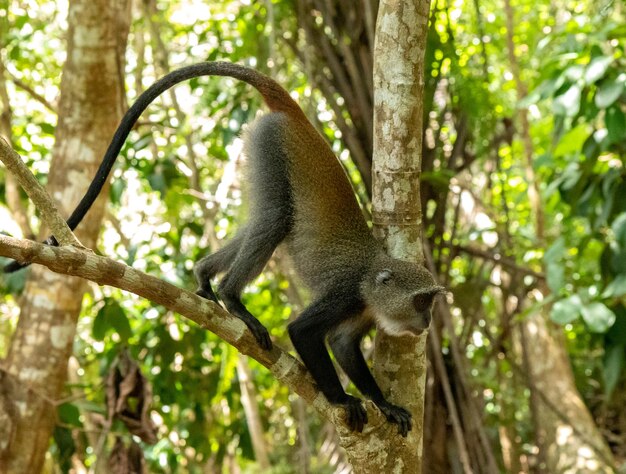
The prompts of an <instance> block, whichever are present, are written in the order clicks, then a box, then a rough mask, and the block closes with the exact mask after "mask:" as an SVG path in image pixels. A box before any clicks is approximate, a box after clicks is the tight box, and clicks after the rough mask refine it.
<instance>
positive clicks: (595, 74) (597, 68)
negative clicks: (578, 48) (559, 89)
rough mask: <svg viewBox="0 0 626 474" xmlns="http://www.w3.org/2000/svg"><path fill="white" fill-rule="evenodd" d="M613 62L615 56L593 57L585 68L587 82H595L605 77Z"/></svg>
mask: <svg viewBox="0 0 626 474" xmlns="http://www.w3.org/2000/svg"><path fill="white" fill-rule="evenodd" d="M612 62H613V56H599V57H597V58H593V59H592V60H591V62H590V63H589V65H588V66H587V69H586V70H585V82H586V83H587V84H593V83H594V82H596V81H597V80H598V79H600V78H601V77H603V76H604V74H605V73H606V70H607V69H608V67H609V66H610V65H611V63H612Z"/></svg>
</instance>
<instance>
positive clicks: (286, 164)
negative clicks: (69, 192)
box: [5, 62, 445, 437]
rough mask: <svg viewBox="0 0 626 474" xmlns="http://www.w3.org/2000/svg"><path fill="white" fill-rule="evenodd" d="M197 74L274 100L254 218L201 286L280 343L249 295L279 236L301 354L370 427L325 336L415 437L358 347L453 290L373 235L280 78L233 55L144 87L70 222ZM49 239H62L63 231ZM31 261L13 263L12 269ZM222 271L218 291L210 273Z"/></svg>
mask: <svg viewBox="0 0 626 474" xmlns="http://www.w3.org/2000/svg"><path fill="white" fill-rule="evenodd" d="M200 76H229V77H232V78H235V79H238V80H241V81H243V82H246V83H248V84H249V85H251V86H253V87H254V88H255V89H257V90H258V92H260V94H261V96H262V98H263V100H264V102H265V103H266V105H267V106H268V108H269V109H270V112H269V113H267V114H263V115H261V116H260V117H259V118H257V119H256V120H255V121H254V122H253V123H252V124H251V125H250V126H249V127H248V130H247V132H246V133H245V136H244V152H245V155H246V156H247V184H248V186H249V194H250V210H249V218H248V220H247V222H246V223H245V224H244V225H243V227H242V228H241V229H240V230H239V231H238V232H237V234H236V235H235V236H234V237H233V238H232V239H231V240H230V241H229V242H228V243H226V245H225V246H224V247H222V248H221V249H219V250H218V251H216V252H215V253H213V254H211V255H208V256H206V257H204V258H202V259H200V260H199V261H198V262H197V263H196V265H195V266H194V274H195V277H196V280H197V282H198V289H197V292H196V293H197V294H198V295H200V296H202V297H204V298H207V299H210V300H212V301H215V302H216V303H218V304H219V300H218V295H219V299H221V301H222V302H223V304H224V306H225V307H226V309H227V310H228V311H229V312H230V313H232V314H233V315H234V316H235V317H237V318H239V319H241V320H242V321H243V322H244V323H245V325H246V326H247V327H248V329H249V330H250V331H251V332H252V334H253V336H254V337H255V339H256V341H257V342H258V344H259V345H260V347H261V348H263V349H264V350H270V349H271V348H272V341H271V339H270V336H269V333H268V331H267V329H266V328H265V327H264V326H263V325H262V324H261V323H260V322H259V320H258V319H257V318H256V317H254V316H253V315H252V314H251V313H250V312H249V311H248V310H247V309H246V307H245V306H244V304H243V303H242V302H241V294H242V292H243V290H244V287H245V286H246V285H247V284H248V283H250V282H251V281H252V280H253V279H254V278H256V277H257V276H258V275H259V274H260V273H261V272H262V270H263V268H264V267H265V265H266V263H267V262H268V261H269V259H270V258H271V256H272V254H273V252H274V250H275V249H276V248H277V247H278V246H279V245H284V246H285V247H286V249H287V253H288V254H289V255H290V257H291V260H292V261H293V264H294V267H295V269H296V271H297V274H298V275H299V277H300V278H301V280H302V281H303V283H304V284H305V286H307V287H308V289H309V290H310V292H311V296H312V303H311V304H310V305H309V306H308V307H306V308H305V309H304V310H303V311H302V313H301V314H300V315H299V316H298V317H297V318H296V319H295V320H294V321H293V322H291V323H290V324H289V325H288V327H287V331H288V334H289V337H290V339H291V341H292V343H293V346H294V348H295V350H296V352H297V353H298V354H299V356H300V358H301V359H302V362H303V363H304V365H305V366H306V368H307V369H308V371H309V372H310V373H311V375H312V377H313V379H314V381H315V383H316V384H317V386H318V387H319V389H320V390H321V391H322V393H323V394H324V395H325V397H326V398H327V400H328V401H329V402H330V403H331V404H332V405H338V406H343V407H344V408H345V409H346V414H347V424H348V426H349V427H350V428H351V429H352V430H355V431H358V432H362V431H363V428H364V425H365V424H366V423H367V413H366V411H365V409H364V407H363V405H362V400H361V399H359V398H357V397H354V396H352V395H349V394H347V393H346V392H345V391H344V389H343V388H342V385H341V383H340V381H339V377H338V376H337V372H336V371H335V367H334V365H333V362H332V360H331V358H330V355H329V352H328V349H327V347H326V343H328V346H329V347H330V349H331V350H332V352H333V354H334V356H335V359H336V361H337V363H338V364H339V366H340V367H341V368H342V369H343V370H344V372H345V373H346V374H347V375H348V377H349V378H350V380H351V381H352V382H353V383H354V385H355V386H356V388H357V389H358V390H359V391H360V392H361V394H362V395H363V396H365V397H367V398H369V399H371V400H372V401H373V402H374V404H375V405H376V406H377V407H378V408H379V409H380V410H381V411H382V413H383V414H384V415H385V416H386V418H387V420H388V421H389V422H391V423H395V424H397V425H398V432H399V434H401V435H402V436H405V437H406V436H407V434H408V432H409V430H411V428H412V420H411V414H410V413H409V412H408V411H407V410H406V409H404V408H402V407H399V406H396V405H393V404H392V403H390V402H388V401H387V400H386V399H385V397H384V396H383V393H382V391H381V389H380V388H379V386H378V384H377V383H376V381H375V380H374V377H373V376H372V374H371V372H370V370H369V368H368V366H367V363H366V361H365V359H364V357H363V354H362V352H361V349H360V343H361V340H362V339H363V337H364V336H365V334H366V333H368V332H369V331H370V329H372V328H373V327H374V326H376V327H377V328H378V329H379V330H382V331H385V332H386V333H388V334H391V335H402V334H415V335H417V334H420V333H422V332H423V331H425V330H426V329H427V328H428V326H429V324H430V321H431V309H432V306H433V301H434V298H435V296H436V295H438V294H440V293H442V292H444V291H445V290H444V288H443V287H441V286H439V285H437V284H436V283H435V281H434V278H433V276H432V275H431V273H430V272H429V271H428V270H427V269H426V268H425V267H424V266H422V265H419V264H416V263H413V262H408V261H403V260H399V259H395V258H391V257H390V256H388V255H387V254H386V252H385V250H384V248H383V246H382V245H381V243H379V242H378V241H377V240H376V239H375V238H374V236H373V235H372V233H371V231H370V228H369V226H368V225H367V222H366V220H365V218H364V216H363V213H362V211H361V208H360V207H359V204H358V202H357V199H356V197H355V193H354V190H353V188H352V186H351V184H350V181H349V179H348V177H347V174H346V172H345V170H344V168H343V167H342V165H341V163H340V162H339V160H338V158H337V157H336V156H335V154H334V153H333V151H332V150H331V148H330V146H329V145H328V144H327V142H326V141H325V139H324V138H323V137H322V136H321V135H320V134H319V133H318V132H317V131H316V130H315V128H314V127H313V125H312V124H311V122H310V121H309V120H308V119H307V118H306V116H305V114H304V112H303V111H302V109H301V108H300V106H299V105H298V104H297V103H296V102H295V100H294V99H292V98H291V96H290V95H289V93H288V92H287V91H286V90H285V89H284V88H283V87H282V86H280V85H279V84H278V83H277V82H276V81H275V80H274V79H272V78H270V77H268V76H266V75H264V74H262V73H260V72H258V71H256V70H254V69H251V68H248V67H245V66H240V65H237V64H233V63H229V62H204V63H198V64H194V65H190V66H186V67H182V68H181V69H177V70H175V71H172V72H170V73H168V74H166V75H165V76H163V77H162V78H161V79H159V80H158V81H156V82H155V83H154V84H153V85H152V86H150V87H149V88H148V89H146V91H144V92H143V93H142V94H141V95H140V96H139V98H138V99H137V101H136V102H135V103H134V104H133V105H132V106H131V107H130V108H129V110H128V112H127V113H126V114H125V116H124V117H123V118H122V121H121V123H120V125H119V127H118V129H117V130H116V132H115V134H114V136H113V139H112V141H111V144H110V145H109V148H108V149H107V151H106V153H105V156H104V158H103V161H102V163H101V165H100V167H99V169H98V171H97V173H96V176H95V177H94V180H93V181H92V183H91V184H90V186H89V188H88V190H87V192H86V194H85V196H84V197H83V198H82V200H81V201H80V203H79V204H78V206H77V207H76V209H75V210H74V212H73V213H72V214H71V215H70V217H69V219H68V220H67V223H68V225H69V227H70V229H72V230H74V229H75V228H76V226H77V225H78V224H79V223H80V221H81V220H82V218H83V217H84V216H85V214H86V213H87V211H88V210H89V208H90V207H91V205H92V204H93V202H94V201H95V199H96V197H97V196H98V194H99V193H100V191H101V189H102V187H103V186H104V184H105V182H106V181H107V179H108V176H109V173H110V171H111V168H112V167H113V164H114V162H115V160H116V158H117V156H118V154H119V152H120V150H121V148H122V146H123V144H124V142H125V140H126V138H127V137H128V134H129V133H130V130H131V129H132V127H133V125H134V124H135V122H136V121H137V120H138V118H139V116H140V115H141V113H142V112H143V111H144V110H145V109H146V108H147V107H148V105H149V104H150V103H152V102H153V101H154V100H155V99H156V98H157V97H158V96H159V95H161V94H162V93H163V92H164V91H166V90H168V89H169V88H171V87H173V86H174V85H176V84H178V83H180V82H182V81H184V80H188V79H191V78H195V77H200ZM46 243H48V244H50V245H57V243H56V240H55V239H54V237H50V238H48V240H47V241H46ZM26 265H27V264H21V263H18V262H12V263H11V264H9V265H7V267H5V271H7V272H11V271H15V270H17V269H19V268H21V267H23V266H26ZM218 274H224V276H223V277H222V279H221V281H220V282H219V285H218V287H217V294H216V292H215V291H214V290H213V287H212V285H211V280H212V279H213V278H214V277H216V276H217V275H218Z"/></svg>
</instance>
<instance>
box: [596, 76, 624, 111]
mask: <svg viewBox="0 0 626 474" xmlns="http://www.w3.org/2000/svg"><path fill="white" fill-rule="evenodd" d="M625 82H626V74H620V75H619V76H618V77H617V78H616V79H613V80H611V81H604V82H603V83H602V84H601V85H600V86H599V87H598V90H597V91H596V95H595V98H594V100H595V103H596V106H597V107H598V108H599V109H606V108H607V107H609V106H610V105H611V104H613V102H615V101H616V100H617V99H619V97H620V96H621V95H622V92H623V91H624V83H625Z"/></svg>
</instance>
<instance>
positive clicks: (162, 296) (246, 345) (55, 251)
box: [0, 235, 391, 442]
mask: <svg viewBox="0 0 626 474" xmlns="http://www.w3.org/2000/svg"><path fill="white" fill-rule="evenodd" d="M0 256H2V257H8V258H12V259H14V260H20V261H28V262H33V263H39V264H41V265H44V266H46V267H48V268H49V269H50V270H52V271H53V272H56V273H61V274H65V275H73V276H78V277H81V278H85V279H87V280H90V281H93V282H96V283H98V284H99V285H109V286H113V287H115V288H119V289H121V290H125V291H129V292H131V293H134V294H136V295H138V296H141V297H143V298H146V299H148V300H150V301H152V302H154V303H157V304H160V305H162V306H164V307H166V308H167V309H169V310H171V311H174V312H177V313H179V314H180V315H182V316H183V317H185V318H187V319H189V320H191V321H193V322H195V323H196V324H198V325H199V326H200V327H202V328H204V329H207V330H209V331H211V332H213V333H214V334H216V335H217V336H218V337H220V338H221V339H223V340H224V341H226V342H227V343H229V344H230V345H232V346H233V347H235V348H236V349H237V350H238V351H239V352H241V353H242V354H246V355H248V356H250V357H252V358H253V359H255V360H256V361H257V362H259V363H260V364H261V365H263V366H265V367H266V368H268V369H269V370H270V371H271V372H272V374H274V376H275V377H276V378H277V379H278V380H279V381H280V382H282V383H284V384H285V385H286V386H287V387H288V388H289V389H290V390H291V391H293V392H294V393H297V394H298V395H300V396H301V397H302V398H303V399H304V400H305V401H306V402H307V403H309V404H310V405H312V406H313V407H314V408H315V409H316V410H317V411H318V412H319V413H320V414H321V415H322V416H323V417H325V418H327V419H329V420H330V421H331V422H332V423H333V424H334V425H335V426H336V428H337V429H338V431H339V434H340V436H341V437H342V438H343V440H344V442H349V441H348V440H349V439H350V438H351V437H353V436H354V437H356V436H362V435H359V434H358V433H352V432H350V431H349V430H348V428H347V426H346V424H345V412H344V410H343V409H342V408H338V407H334V406H332V405H330V404H329V403H328V401H327V400H326V398H325V397H324V395H323V394H322V393H321V392H320V391H319V390H318V389H317V387H316V386H315V384H314V382H313V380H312V378H311V376H310V375H309V373H308V372H307V370H306V368H305V367H304V365H302V363H301V362H300V361H298V360H297V359H296V358H294V357H293V356H291V355H290V354H289V353H287V352H286V351H285V350H284V349H281V348H280V347H278V346H276V345H274V347H273V348H272V350H270V351H265V350H263V349H261V348H260V347H259V345H258V344H257V342H256V340H255V338H254V336H252V334H251V333H250V331H248V330H247V328H246V326H245V324H244V323H243V322H242V321H241V320H239V319H238V318H236V317H235V316H233V315H231V314H230V313H228V312H227V311H225V310H224V309H222V308H221V307H220V306H219V305H218V304H216V303H213V302H212V301H208V300H205V299H204V298H201V297H200V296H197V295H196V294H194V293H191V292H190V291H187V290H184V289H182V288H178V287H176V286H174V285H172V284H170V283H167V282H165V281H163V280H161V279H159V278H157V277H154V276H151V275H148V274H146V273H143V272H141V271H139V270H136V269H134V268H132V267H129V266H127V265H125V264H123V263H120V262H117V261H115V260H112V259H110V258H106V257H101V256H99V255H96V254H94V253H89V252H87V251H85V250H81V249H79V248H77V247H74V246H64V247H52V246H49V245H44V244H41V243H38V242H33V241H30V240H20V239H15V238H13V237H8V236H5V235H0ZM365 406H366V408H367V412H368V418H369V420H370V423H369V424H368V425H367V426H366V428H365V431H366V432H369V433H370V434H371V432H373V431H376V430H386V429H391V428H390V425H389V423H387V422H386V420H385V417H384V416H383V415H382V413H380V411H379V410H377V409H376V408H375V406H374V404H373V403H372V402H369V401H368V402H365Z"/></svg>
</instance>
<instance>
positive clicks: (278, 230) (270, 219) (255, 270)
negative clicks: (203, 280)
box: [218, 208, 290, 350]
mask: <svg viewBox="0 0 626 474" xmlns="http://www.w3.org/2000/svg"><path fill="white" fill-rule="evenodd" d="M289 229H290V224H289V219H288V217H286V216H285V213H284V210H282V209H280V208H279V209H274V210H273V211H269V210H265V211H264V212H261V213H260V215H259V217H257V218H255V219H254V221H253V222H251V223H250V224H249V225H248V231H247V233H246V234H245V236H244V238H243V239H242V242H241V247H240V248H239V252H238V253H237V256H236V257H235V260H234V261H233V262H232V264H231V266H230V269H229V270H228V272H227V273H226V275H225V276H224V278H223V279H222V281H221V282H220V285H219V288H218V293H219V295H220V298H221V299H222V301H223V302H224V305H225V306H226V309H228V311H229V312H230V313H232V314H233V315H235V316H237V317H238V318H239V319H241V320H242V321H243V322H244V323H246V326H248V328H249V329H250V331H252V334H253V335H254V337H255V338H256V340H257V342H258V343H259V345H260V346H261V347H262V348H263V349H267V350H269V349H271V348H272V341H271V340H270V335H269V332H268V331H267V329H266V328H265V327H264V326H263V325H262V324H261V323H260V322H259V320H258V319H257V318H255V317H254V316H253V315H252V313H250V311H248V309H247V308H246V307H245V306H244V304H243V303H242V302H241V292H242V291H243V289H244V287H245V286H246V285H247V284H248V283H249V282H251V281H252V280H254V278H256V277H257V276H258V275H259V273H261V271H262V270H263V267H265V264H266V263H267V262H268V260H269V259H270V258H271V256H272V253H274V249H276V247H277V246H278V244H280V243H281V242H282V241H283V239H284V238H285V237H286V236H287V234H288V233H289Z"/></svg>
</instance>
